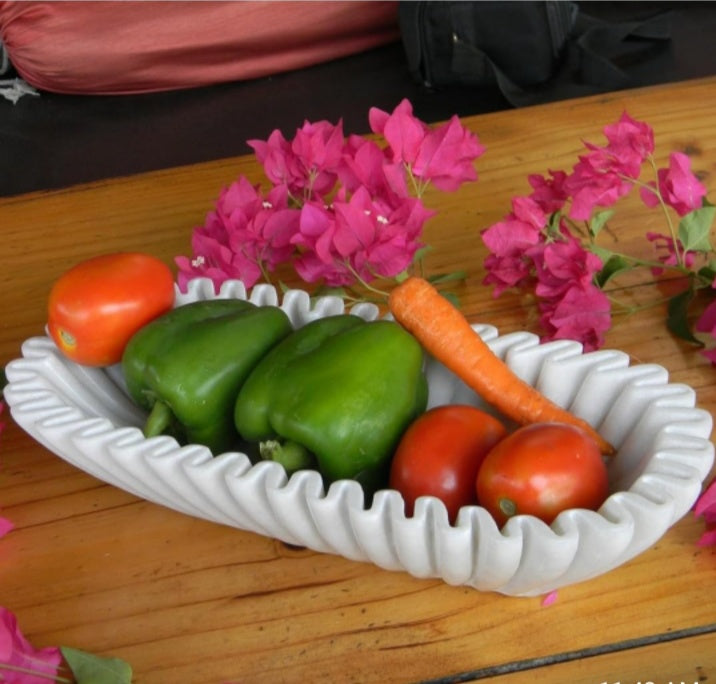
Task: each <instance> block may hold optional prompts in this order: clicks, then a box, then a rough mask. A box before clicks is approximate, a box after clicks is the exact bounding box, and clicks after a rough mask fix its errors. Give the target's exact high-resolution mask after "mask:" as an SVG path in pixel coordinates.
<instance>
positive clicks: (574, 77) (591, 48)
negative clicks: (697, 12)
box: [399, 0, 670, 106]
mask: <svg viewBox="0 0 716 684" xmlns="http://www.w3.org/2000/svg"><path fill="white" fill-rule="evenodd" d="M399 19H400V28H401V34H402V39H403V46H404V48H405V53H406V57H407V60H408V68H409V69H410V72H411V74H412V76H413V78H415V79H416V80H417V81H418V82H420V83H423V84H424V85H426V86H428V87H430V88H439V87H440V86H454V85H461V86H490V85H492V86H494V85H497V86H498V87H499V89H500V90H501V91H502V94H503V95H504V96H505V97H506V98H507V100H508V101H509V102H510V103H511V104H513V105H515V106H522V105H526V104H535V103H538V102H549V101H553V100H558V99H563V98H566V97H578V96H581V95H589V94H593V93H597V92H605V91H608V90H618V89H620V88H625V87H628V86H629V85H630V82H629V77H628V76H627V74H626V73H625V72H624V71H623V70H622V69H621V68H620V67H619V66H618V64H617V62H618V60H619V59H620V58H621V59H623V58H624V56H625V55H628V53H629V52H634V51H635V50H643V48H644V44H645V42H647V43H649V44H652V45H653V44H654V42H657V43H663V42H664V41H667V40H669V38H670V25H669V24H670V13H669V12H660V13H659V14H657V15H656V16H652V17H650V18H647V19H639V20H634V21H624V22H615V23H610V22H605V21H601V20H598V19H595V18H592V17H590V16H588V15H586V14H585V13H584V12H582V11H581V10H580V7H579V5H578V4H577V3H575V2H560V1H555V2H529V1H522V2H500V1H497V2H489V1H484V2H464V1H463V2H451V1H448V0H443V1H441V0H437V1H430V0H420V1H418V2H407V1H405V0H404V1H402V2H400V4H399Z"/></svg>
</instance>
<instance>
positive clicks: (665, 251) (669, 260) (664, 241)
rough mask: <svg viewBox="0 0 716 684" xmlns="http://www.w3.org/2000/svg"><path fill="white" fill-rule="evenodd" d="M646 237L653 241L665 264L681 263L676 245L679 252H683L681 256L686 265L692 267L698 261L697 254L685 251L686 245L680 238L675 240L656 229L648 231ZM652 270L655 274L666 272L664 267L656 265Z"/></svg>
mask: <svg viewBox="0 0 716 684" xmlns="http://www.w3.org/2000/svg"><path fill="white" fill-rule="evenodd" d="M646 239H647V240H649V242H651V243H653V245H654V248H655V249H656V251H657V253H658V259H659V261H661V263H663V264H664V265H665V266H676V265H677V264H678V263H679V257H678V256H677V254H676V247H678V249H679V254H681V258H682V260H683V263H684V265H685V266H686V267H688V268H691V267H692V266H693V265H694V262H695V261H696V254H694V252H691V251H688V252H684V246H683V245H682V244H681V241H680V240H678V239H677V240H676V241H674V239H673V238H672V237H671V236H669V235H664V234H663V233H656V232H654V231H647V233H646ZM651 272H652V273H653V274H654V275H655V276H658V275H661V274H662V273H663V272H664V269H663V268H658V267H655V268H652V269H651Z"/></svg>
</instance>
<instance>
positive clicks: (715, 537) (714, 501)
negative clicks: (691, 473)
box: [694, 480, 716, 546]
mask: <svg viewBox="0 0 716 684" xmlns="http://www.w3.org/2000/svg"><path fill="white" fill-rule="evenodd" d="M694 515H696V517H701V516H703V518H704V522H705V523H706V532H704V533H703V535H701V538H700V539H699V541H698V542H697V544H698V545H699V546H716V480H714V481H713V482H711V484H710V485H709V486H708V487H707V488H706V491H704V493H703V494H702V495H701V496H700V497H699V498H698V500H697V501H696V505H695V506H694Z"/></svg>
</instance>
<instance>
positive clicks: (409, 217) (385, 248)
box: [292, 188, 432, 286]
mask: <svg viewBox="0 0 716 684" xmlns="http://www.w3.org/2000/svg"><path fill="white" fill-rule="evenodd" d="M431 215H432V212H430V211H428V210H427V209H425V208H424V207H423V205H422V203H421V202H420V201H419V200H417V199H414V198H409V199H406V200H404V201H403V202H402V203H401V205H400V206H399V207H397V208H392V207H390V206H388V205H384V204H381V203H379V202H376V201H374V200H373V198H372V197H371V196H370V193H369V192H368V191H367V190H366V189H365V188H359V189H358V190H357V191H356V192H355V193H354V194H353V195H352V196H351V197H350V198H349V199H347V198H346V197H345V195H343V194H341V195H339V196H338V197H337V198H336V199H335V200H334V202H333V206H332V209H331V210H329V209H328V208H325V207H323V206H320V205H317V204H312V203H307V204H306V205H305V206H304V207H303V209H302V211H301V220H300V222H299V229H300V230H299V233H297V234H296V235H295V236H294V237H293V239H292V240H293V242H294V243H295V244H296V245H298V246H299V247H300V248H301V256H300V257H299V258H298V259H297V260H296V262H295V267H296V271H297V272H298V273H299V275H300V276H301V277H302V278H303V279H304V280H306V281H307V282H315V281H317V280H319V279H321V278H323V279H325V281H326V284H328V285H331V286H341V285H348V284H350V283H351V282H352V281H353V280H355V274H358V275H359V276H360V277H361V278H362V279H363V280H364V281H365V282H370V281H371V280H373V279H375V278H376V277H393V276H395V275H397V274H398V273H400V272H402V271H403V270H405V268H407V266H408V265H409V264H410V262H411V261H412V259H413V257H414V255H415V252H416V251H417V250H418V249H419V248H420V247H421V246H422V245H421V243H420V242H419V237H420V234H421V232H422V227H423V224H424V222H425V221H426V220H427V219H428V218H429V217H430V216H431Z"/></svg>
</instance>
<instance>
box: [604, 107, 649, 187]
mask: <svg viewBox="0 0 716 684" xmlns="http://www.w3.org/2000/svg"><path fill="white" fill-rule="evenodd" d="M604 135H605V136H606V138H607V141H608V144H607V146H606V148H605V149H606V150H607V151H608V152H609V153H610V154H611V155H612V157H613V159H614V165H615V167H617V168H618V169H619V172H620V173H621V174H622V175H624V176H627V177H629V178H638V177H639V174H640V171H641V167H642V165H643V164H644V162H645V161H646V160H647V159H648V158H649V156H650V155H651V154H652V153H653V152H654V130H653V129H652V127H651V126H650V125H649V124H647V123H645V122H643V121H636V120H634V119H632V118H631V117H630V116H629V115H628V114H627V113H626V112H623V113H622V115H621V117H620V118H619V120H618V121H617V122H616V123H613V124H609V125H608V126H605V127H604Z"/></svg>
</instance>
